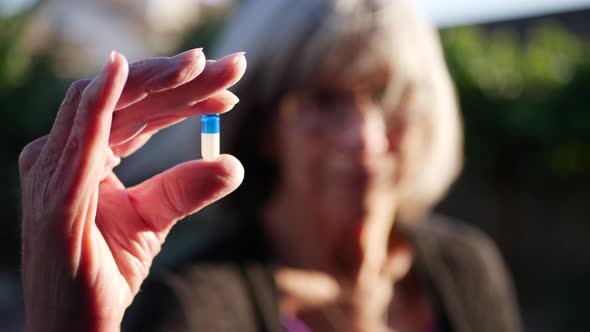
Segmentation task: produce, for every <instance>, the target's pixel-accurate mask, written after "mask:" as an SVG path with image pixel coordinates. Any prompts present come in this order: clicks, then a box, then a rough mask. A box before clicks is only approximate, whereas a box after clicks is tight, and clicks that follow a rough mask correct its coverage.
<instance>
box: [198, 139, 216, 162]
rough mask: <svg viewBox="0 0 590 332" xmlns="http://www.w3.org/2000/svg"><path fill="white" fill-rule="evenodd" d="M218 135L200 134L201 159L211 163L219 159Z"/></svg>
mask: <svg viewBox="0 0 590 332" xmlns="http://www.w3.org/2000/svg"><path fill="white" fill-rule="evenodd" d="M219 136H220V135H219V133H215V134H205V133H201V156H202V157H203V159H205V160H208V161H213V160H216V159H217V158H219V141H220V137H219Z"/></svg>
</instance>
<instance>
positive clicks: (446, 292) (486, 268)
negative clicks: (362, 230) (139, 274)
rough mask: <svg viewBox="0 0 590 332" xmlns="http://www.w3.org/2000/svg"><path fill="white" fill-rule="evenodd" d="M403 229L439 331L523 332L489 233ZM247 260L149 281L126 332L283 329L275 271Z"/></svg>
mask: <svg viewBox="0 0 590 332" xmlns="http://www.w3.org/2000/svg"><path fill="white" fill-rule="evenodd" d="M401 230H402V231H403V232H404V233H405V234H406V235H407V236H408V238H409V239H410V241H411V242H412V244H413V245H414V247H415V250H416V263H415V265H414V266H415V267H414V268H415V269H416V270H415V272H416V273H417V274H418V275H420V276H421V279H423V280H424V282H425V283H426V284H427V285H428V288H429V290H430V293H431V296H432V298H433V300H434V303H435V307H436V311H437V319H438V327H439V330H438V331H440V332H446V331H449V332H450V331H453V332H518V331H521V322H520V316H519V312H518V309H517V304H516V300H515V294H514V290H513V286H512V282H511V279H510V278H509V276H508V273H507V271H506V268H505V266H504V263H503V261H502V259H501V257H500V255H499V252H498V250H497V248H496V246H495V245H494V243H493V242H492V241H491V240H490V239H489V238H488V237H487V236H486V235H484V234H483V233H481V232H480V231H477V230H476V229H474V228H473V227H470V226H467V225H464V224H460V223H457V222H454V221H450V220H447V219H446V218H443V217H440V216H437V217H432V218H431V220H429V221H428V222H425V223H421V224H418V225H412V226H403V229H401ZM248 242H249V243H250V246H251V244H252V243H253V242H250V241H248ZM238 248H239V246H238ZM234 249H235V248H234ZM238 251H239V249H238ZM241 254H243V252H242V253H241ZM241 254H238V255H237V256H242V257H240V259H235V260H228V259H225V258H224V259H216V260H214V262H212V263H211V262H210V263H204V262H203V261H202V260H201V259H196V260H193V261H192V262H189V263H187V264H184V265H183V266H182V267H180V268H178V269H176V270H175V271H173V272H167V273H166V274H164V275H162V276H160V277H158V278H157V279H154V280H151V281H147V282H146V283H145V285H144V286H143V287H142V291H141V292H140V293H139V294H138V296H137V298H136V300H135V302H134V303H133V305H132V306H131V307H130V309H129V310H128V312H127V313H126V315H125V320H124V324H123V331H130V332H131V331H146V332H148V331H154V332H155V331H199V332H200V331H212V332H222V331H223V332H225V331H228V332H229V331H232V332H233V331H243V332H250V331H252V332H253V331H266V332H278V331H283V328H282V325H281V323H280V320H279V312H278V300H279V299H278V294H277V292H276V287H275V284H274V279H273V272H272V271H273V270H272V266H271V265H270V264H267V263H264V260H253V259H252V256H249V255H241ZM234 256H236V255H234ZM244 256H246V257H247V258H246V259H242V258H244ZM248 256H249V257H248Z"/></svg>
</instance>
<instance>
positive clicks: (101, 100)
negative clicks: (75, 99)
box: [52, 52, 128, 200]
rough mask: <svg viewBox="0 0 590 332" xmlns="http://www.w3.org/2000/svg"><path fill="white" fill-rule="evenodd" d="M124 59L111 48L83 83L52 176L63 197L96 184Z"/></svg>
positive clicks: (122, 82) (78, 194) (120, 86)
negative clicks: (91, 77) (95, 73)
mask: <svg viewBox="0 0 590 332" xmlns="http://www.w3.org/2000/svg"><path fill="white" fill-rule="evenodd" d="M127 73H128V65H127V60H126V59H125V58H124V57H123V56H122V55H120V54H117V53H115V52H113V53H112V54H111V55H110V56H109V58H108V59H107V61H106V63H105V66H104V69H103V71H102V72H101V74H100V75H99V76H98V77H97V78H95V79H94V80H93V81H92V83H90V85H88V86H87V87H86V89H85V90H84V92H83V94H82V99H81V100H80V105H79V107H78V112H77V113H76V117H75V119H74V124H73V127H72V131H71V133H70V136H69V138H68V141H67V143H66V145H65V148H64V152H63V154H62V156H61V158H60V160H59V163H58V166H57V168H56V171H55V173H54V175H53V177H52V180H53V182H54V183H53V184H54V186H52V187H54V188H59V187H62V188H64V190H65V192H64V194H65V195H66V196H69V197H67V198H69V199H72V200H76V199H78V198H80V199H83V198H84V197H82V196H83V195H81V193H83V192H85V191H86V190H88V188H90V187H89V186H92V185H94V184H96V185H98V180H99V178H100V175H101V172H102V169H103V168H104V165H105V162H106V158H107V149H108V137H109V133H110V129H111V128H110V127H111V119H112V113H113V110H114V108H115V105H116V104H117V101H118V100H119V97H120V96H121V92H122V90H123V87H124V86H125V81H126V79H127Z"/></svg>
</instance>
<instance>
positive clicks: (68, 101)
mask: <svg viewBox="0 0 590 332" xmlns="http://www.w3.org/2000/svg"><path fill="white" fill-rule="evenodd" d="M90 82H91V81H90V80H88V79H84V80H77V81H74V82H73V83H72V84H70V87H69V88H68V92H66V96H65V98H64V101H63V102H62V104H61V107H60V109H61V108H66V107H76V106H78V104H79V103H80V99H81V98H82V92H83V91H84V90H85V89H86V87H87V86H88V85H89V84H90Z"/></svg>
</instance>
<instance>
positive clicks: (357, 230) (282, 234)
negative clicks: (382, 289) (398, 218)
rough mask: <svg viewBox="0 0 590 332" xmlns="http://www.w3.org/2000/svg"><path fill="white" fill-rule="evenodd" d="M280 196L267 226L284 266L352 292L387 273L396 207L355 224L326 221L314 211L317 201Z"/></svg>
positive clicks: (273, 203) (382, 209)
mask: <svg viewBox="0 0 590 332" xmlns="http://www.w3.org/2000/svg"><path fill="white" fill-rule="evenodd" d="M275 197H276V198H275V199H274V200H272V201H271V202H270V204H269V205H268V206H267V209H266V210H265V215H264V226H265V229H266V232H267V234H268V235H269V237H270V239H271V245H272V246H273V249H274V252H275V254H276V258H277V260H278V262H279V263H280V264H284V265H286V266H289V267H292V268H298V269H303V270H313V271H320V272H324V273H327V274H329V275H331V276H332V277H334V278H335V279H336V280H338V281H339V282H340V283H343V284H348V285H349V286H352V287H353V288H356V287H357V286H360V285H362V284H370V283H372V282H373V281H374V280H375V278H378V277H379V276H381V275H382V272H383V267H384V265H385V263H386V261H387V259H388V240H389V238H390V233H391V231H392V222H393V217H394V212H395V210H394V204H391V203H389V204H381V205H380V208H376V209H372V211H376V212H371V213H368V214H367V215H366V216H364V217H363V218H362V219H360V220H357V221H352V222H351V221H350V220H334V219H330V218H326V217H322V215H321V214H320V213H318V212H317V211H314V209H310V208H309V207H310V206H313V204H312V202H306V201H305V200H302V199H298V198H294V197H293V196H292V195H287V194H286V193H284V194H282V195H276V196H275ZM294 202H298V203H294ZM374 203H379V202H374Z"/></svg>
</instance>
